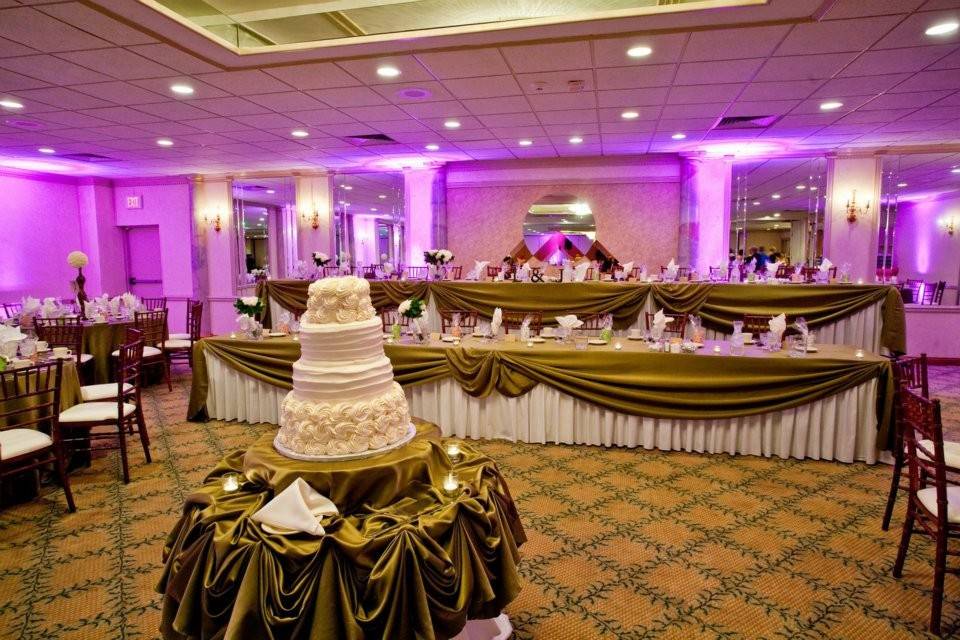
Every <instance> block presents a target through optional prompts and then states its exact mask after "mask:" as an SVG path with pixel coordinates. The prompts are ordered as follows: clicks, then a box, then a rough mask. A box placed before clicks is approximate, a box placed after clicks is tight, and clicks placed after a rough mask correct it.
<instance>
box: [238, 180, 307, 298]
mask: <svg viewBox="0 0 960 640" xmlns="http://www.w3.org/2000/svg"><path fill="white" fill-rule="evenodd" d="M233 209H234V221H235V224H236V229H235V233H236V238H237V255H238V256H239V268H240V282H241V284H247V283H250V282H253V281H255V280H256V279H257V278H258V277H263V276H265V275H266V274H267V273H269V275H270V276H271V277H274V278H282V277H285V276H286V275H287V270H288V265H289V264H291V261H290V259H291V257H292V256H293V255H295V252H296V238H295V237H293V238H291V237H289V234H288V233H287V229H290V228H291V225H290V223H289V219H290V218H293V219H294V220H295V216H296V189H295V186H294V181H293V177H292V176H286V177H274V178H244V179H240V180H235V181H234V183H233Z"/></svg>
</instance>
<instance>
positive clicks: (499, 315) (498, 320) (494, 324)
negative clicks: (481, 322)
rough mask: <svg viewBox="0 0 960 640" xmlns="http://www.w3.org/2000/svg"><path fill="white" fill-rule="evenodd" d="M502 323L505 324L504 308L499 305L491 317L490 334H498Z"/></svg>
mask: <svg viewBox="0 0 960 640" xmlns="http://www.w3.org/2000/svg"><path fill="white" fill-rule="evenodd" d="M501 324H503V310H502V309H500V307H497V308H496V309H494V310H493V317H492V318H490V335H492V336H495V335H497V332H498V331H500V325H501Z"/></svg>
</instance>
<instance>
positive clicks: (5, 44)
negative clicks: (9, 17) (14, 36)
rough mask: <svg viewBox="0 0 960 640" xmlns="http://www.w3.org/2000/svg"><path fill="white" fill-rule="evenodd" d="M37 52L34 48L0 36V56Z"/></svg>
mask: <svg viewBox="0 0 960 640" xmlns="http://www.w3.org/2000/svg"><path fill="white" fill-rule="evenodd" d="M35 53H38V51H37V50H36V49H31V48H30V47H26V46H24V45H22V44H18V43H16V42H14V41H12V40H7V39H6V38H0V58H9V57H10V56H29V55H33V54H35Z"/></svg>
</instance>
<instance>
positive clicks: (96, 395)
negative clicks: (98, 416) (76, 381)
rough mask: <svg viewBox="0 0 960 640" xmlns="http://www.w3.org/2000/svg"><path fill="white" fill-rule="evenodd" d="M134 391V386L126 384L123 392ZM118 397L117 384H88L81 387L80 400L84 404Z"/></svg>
mask: <svg viewBox="0 0 960 640" xmlns="http://www.w3.org/2000/svg"><path fill="white" fill-rule="evenodd" d="M128 391H133V385H132V384H130V383H128V382H125V383H124V384H123V392H124V393H127V392H128ZM116 397H117V383H116V382H107V383H105V384H88V385H86V386H85V387H80V398H81V399H82V400H83V401H84V402H94V401H96V400H110V399H112V398H116Z"/></svg>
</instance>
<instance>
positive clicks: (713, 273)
mask: <svg viewBox="0 0 960 640" xmlns="http://www.w3.org/2000/svg"><path fill="white" fill-rule="evenodd" d="M729 274H730V267H727V275H728V276H729ZM727 279H729V277H728V278H727ZM721 280H723V268H721V267H710V282H719V281H721Z"/></svg>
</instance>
